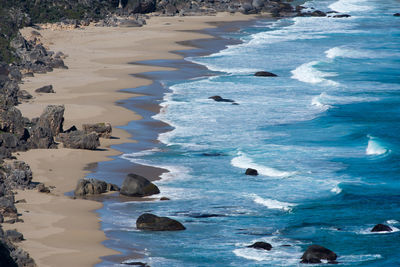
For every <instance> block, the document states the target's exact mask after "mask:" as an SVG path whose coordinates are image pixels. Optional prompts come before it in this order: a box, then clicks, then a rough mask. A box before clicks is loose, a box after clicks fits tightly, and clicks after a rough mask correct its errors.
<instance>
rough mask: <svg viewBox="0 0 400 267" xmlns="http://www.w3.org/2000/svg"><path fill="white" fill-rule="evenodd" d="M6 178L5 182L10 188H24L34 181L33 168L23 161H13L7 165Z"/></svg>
mask: <svg viewBox="0 0 400 267" xmlns="http://www.w3.org/2000/svg"><path fill="white" fill-rule="evenodd" d="M5 170H6V178H5V181H4V184H5V185H6V186H8V187H9V188H13V189H14V188H20V189H24V188H27V187H29V185H30V184H31V182H32V170H31V168H30V167H29V165H28V164H26V163H25V162H23V161H18V160H16V161H13V162H11V163H10V164H7V165H6V167H5Z"/></svg>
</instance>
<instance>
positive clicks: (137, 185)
mask: <svg viewBox="0 0 400 267" xmlns="http://www.w3.org/2000/svg"><path fill="white" fill-rule="evenodd" d="M120 193H121V194H122V195H125V196H129V197H145V196H151V195H154V194H159V193H160V190H159V189H158V187H157V186H156V185H155V184H153V183H152V182H150V181H149V180H147V179H146V178H144V177H143V176H140V175H137V174H134V173H130V174H128V176H127V177H126V178H125V180H124V182H123V184H122V186H121V191H120Z"/></svg>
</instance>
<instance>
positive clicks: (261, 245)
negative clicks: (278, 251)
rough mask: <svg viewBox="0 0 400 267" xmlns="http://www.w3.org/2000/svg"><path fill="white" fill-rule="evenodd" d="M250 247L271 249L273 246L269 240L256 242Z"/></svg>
mask: <svg viewBox="0 0 400 267" xmlns="http://www.w3.org/2000/svg"><path fill="white" fill-rule="evenodd" d="M248 248H255V249H264V250H271V249H272V246H271V244H270V243H267V242H255V243H254V244H252V245H250V246H248Z"/></svg>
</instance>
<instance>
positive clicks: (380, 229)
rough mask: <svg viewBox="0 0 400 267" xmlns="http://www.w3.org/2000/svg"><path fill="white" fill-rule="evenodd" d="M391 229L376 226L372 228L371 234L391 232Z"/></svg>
mask: <svg viewBox="0 0 400 267" xmlns="http://www.w3.org/2000/svg"><path fill="white" fill-rule="evenodd" d="M392 231H393V229H392V228H390V227H389V226H387V225H385V224H377V225H375V226H374V228H372V230H371V232H392Z"/></svg>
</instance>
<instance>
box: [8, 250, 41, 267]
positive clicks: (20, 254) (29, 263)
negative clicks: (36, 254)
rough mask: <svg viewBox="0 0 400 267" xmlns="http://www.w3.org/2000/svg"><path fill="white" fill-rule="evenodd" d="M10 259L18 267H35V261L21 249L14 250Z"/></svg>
mask: <svg viewBox="0 0 400 267" xmlns="http://www.w3.org/2000/svg"><path fill="white" fill-rule="evenodd" d="M11 257H12V258H13V259H14V260H15V262H16V263H17V265H18V266H24V267H36V264H35V261H34V260H33V259H32V258H31V257H30V256H29V254H28V253H27V252H26V251H24V250H23V249H22V248H19V247H18V248H15V249H14V250H13V251H12V252H11Z"/></svg>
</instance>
